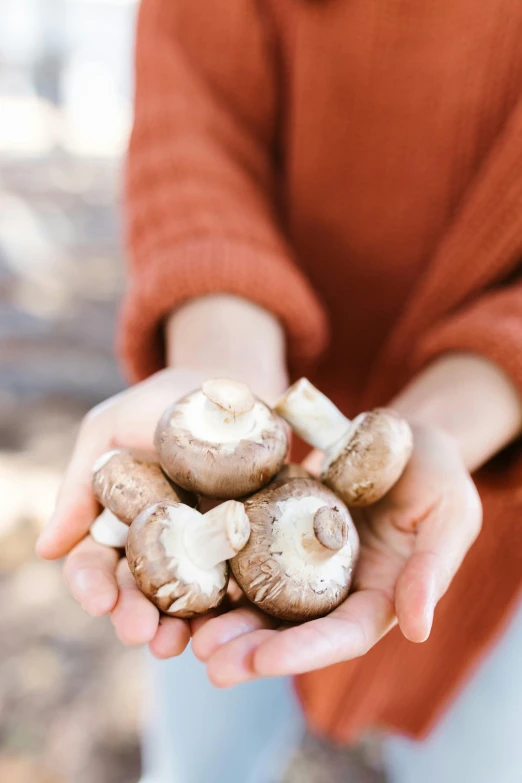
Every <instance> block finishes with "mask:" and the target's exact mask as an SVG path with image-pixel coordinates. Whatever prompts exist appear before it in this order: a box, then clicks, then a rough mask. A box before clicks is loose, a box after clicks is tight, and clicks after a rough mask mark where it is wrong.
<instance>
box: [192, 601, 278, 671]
mask: <svg viewBox="0 0 522 783" xmlns="http://www.w3.org/2000/svg"><path fill="white" fill-rule="evenodd" d="M278 625H280V623H279V621H278V620H276V619H275V618H274V617H270V616H269V615H267V614H265V613H264V612H261V611H260V610H259V609H256V608H255V607H254V606H252V605H250V604H249V605H248V606H244V607H242V608H240V609H234V610H233V611H231V612H227V613H226V614H222V615H219V616H218V617H213V618H211V619H210V620H208V622H206V623H204V624H202V625H200V626H199V628H198V629H197V630H195V631H194V629H193V637H192V650H193V652H194V655H195V656H196V658H198V659H199V660H200V661H203V662H206V661H208V660H209V658H210V657H211V656H212V655H213V654H214V653H215V652H216V650H218V649H219V648H220V647H222V646H223V645H226V644H230V642H231V641H232V640H234V639H237V638H238V637H239V636H244V635H245V634H250V633H252V632H253V631H258V630H260V629H263V628H275V627H277V626H278Z"/></svg>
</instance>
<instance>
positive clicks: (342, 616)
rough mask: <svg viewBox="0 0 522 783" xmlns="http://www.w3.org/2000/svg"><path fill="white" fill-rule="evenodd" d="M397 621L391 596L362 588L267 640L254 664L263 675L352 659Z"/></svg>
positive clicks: (258, 650)
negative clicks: (332, 608) (328, 609)
mask: <svg viewBox="0 0 522 783" xmlns="http://www.w3.org/2000/svg"><path fill="white" fill-rule="evenodd" d="M394 624H395V614H394V608H393V602H392V601H391V600H390V598H389V597H388V596H386V595H385V594H384V593H381V592H380V591H378V590H361V591H359V592H358V593H354V594H353V595H351V596H350V597H349V598H348V599H347V600H346V601H345V602H344V604H342V605H341V606H340V607H339V608H338V609H336V610H335V611H334V612H332V614H330V615H328V616H327V617H322V618H321V619H319V620H312V621H311V622H308V623H304V624H303V625H299V626H295V627H293V628H288V629H287V630H284V631H281V632H280V633H278V634H277V635H276V636H272V637H270V638H268V639H267V640H266V641H263V643H262V644H261V645H259V647H258V649H257V650H255V651H254V653H253V668H254V671H255V672H256V673H257V674H258V675H259V676H262V677H279V676H283V675H289V674H300V673H303V672H308V671H313V670H314V669H321V668H323V667H324V666H330V665H331V664H334V663H339V662H340V661H348V660H351V659H352V658H357V657H359V656H360V655H364V654H365V653H366V652H368V650H369V649H371V648H372V647H373V646H374V644H376V643H377V642H378V641H379V639H380V638H381V637H382V636H384V635H385V634H386V633H387V632H388V631H389V630H390V629H391V628H392V627H393V625H394ZM225 652H226V647H225V648H223V654H225Z"/></svg>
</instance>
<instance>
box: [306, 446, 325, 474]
mask: <svg viewBox="0 0 522 783" xmlns="http://www.w3.org/2000/svg"><path fill="white" fill-rule="evenodd" d="M323 462H324V454H323V452H322V451H319V450H318V449H313V451H311V452H310V453H309V454H308V455H307V456H306V457H305V459H304V460H303V463H302V464H303V468H305V469H306V470H308V471H309V472H310V473H311V474H312V476H316V477H317V476H320V475H321V473H322V471H323Z"/></svg>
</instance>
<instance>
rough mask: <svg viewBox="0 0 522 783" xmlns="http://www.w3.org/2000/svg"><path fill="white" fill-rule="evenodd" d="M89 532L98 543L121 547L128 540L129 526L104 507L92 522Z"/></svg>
mask: <svg viewBox="0 0 522 783" xmlns="http://www.w3.org/2000/svg"><path fill="white" fill-rule="evenodd" d="M89 533H90V534H91V538H93V539H94V540H95V541H96V543H98V544H103V545H104V546H112V547H116V549H121V547H124V546H125V543H126V541H127V535H128V533H129V527H128V525H126V524H125V523H124V522H120V520H119V519H118V517H117V516H115V515H114V514H113V513H112V511H109V509H108V508H104V509H103V511H102V513H101V514H100V515H99V517H97V518H96V519H95V520H94V522H93V523H92V525H91V527H90V529H89Z"/></svg>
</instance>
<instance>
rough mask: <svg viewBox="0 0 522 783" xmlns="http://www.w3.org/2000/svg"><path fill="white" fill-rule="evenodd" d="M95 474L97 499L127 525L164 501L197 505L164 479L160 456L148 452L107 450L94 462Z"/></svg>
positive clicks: (183, 492) (93, 484) (93, 478)
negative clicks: (149, 507)
mask: <svg viewBox="0 0 522 783" xmlns="http://www.w3.org/2000/svg"><path fill="white" fill-rule="evenodd" d="M92 474H93V475H92V486H93V490H94V494H95V495H96V498H97V499H98V500H99V502H100V503H101V504H102V506H104V507H105V508H107V509H109V511H112V513H113V514H114V515H115V516H116V517H117V518H118V519H119V520H120V521H121V522H123V523H124V524H126V525H130V524H131V522H133V520H134V519H136V517H137V516H138V514H140V513H141V512H142V511H143V510H144V509H145V508H147V507H148V506H152V505H153V504H154V503H159V502H160V501H162V500H166V501H169V502H173V503H177V502H179V501H182V502H184V503H186V504H187V505H196V503H195V498H194V497H193V496H191V495H189V494H188V493H187V492H185V491H184V490H182V489H180V488H179V487H176V486H175V485H174V484H173V483H172V481H171V480H170V479H169V478H167V476H165V474H164V473H163V471H162V470H161V467H160V464H159V462H158V459H157V457H155V456H154V455H153V454H150V453H149V452H145V451H139V450H138V449H124V448H121V449H113V450H112V451H107V452H105V454H102V455H101V457H99V458H98V459H97V460H96V462H95V463H94V465H93V469H92ZM102 516H103V515H102ZM108 519H109V517H105V520H106V521H107V520H108Z"/></svg>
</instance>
